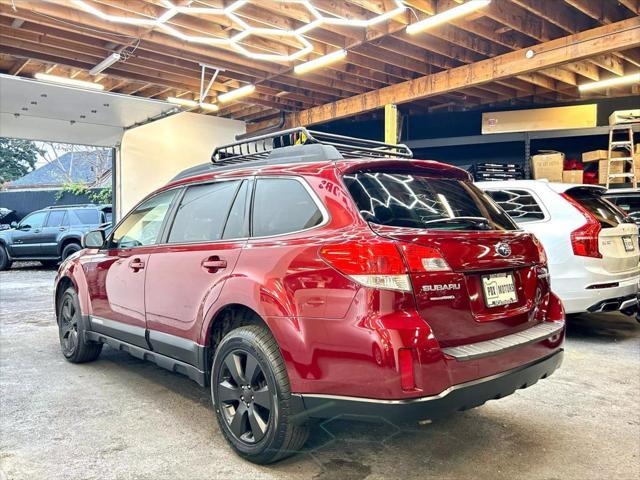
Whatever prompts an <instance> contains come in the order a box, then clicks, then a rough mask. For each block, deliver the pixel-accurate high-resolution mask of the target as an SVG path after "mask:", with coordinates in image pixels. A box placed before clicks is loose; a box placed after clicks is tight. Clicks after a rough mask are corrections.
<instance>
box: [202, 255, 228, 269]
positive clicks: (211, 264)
mask: <svg viewBox="0 0 640 480" xmlns="http://www.w3.org/2000/svg"><path fill="white" fill-rule="evenodd" d="M201 265H202V268H204V269H205V270H206V271H208V272H209V273H216V272H217V271H218V270H222V269H224V268H227V261H226V260H222V259H221V258H220V257H219V256H217V255H213V256H211V257H208V258H205V259H204V260H202V264H201Z"/></svg>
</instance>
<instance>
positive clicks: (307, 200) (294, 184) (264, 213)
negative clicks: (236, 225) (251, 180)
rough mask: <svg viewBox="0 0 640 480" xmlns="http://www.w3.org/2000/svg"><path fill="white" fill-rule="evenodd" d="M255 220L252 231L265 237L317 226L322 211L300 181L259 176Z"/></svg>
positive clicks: (255, 196) (255, 198)
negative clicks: (261, 177) (260, 177)
mask: <svg viewBox="0 0 640 480" xmlns="http://www.w3.org/2000/svg"><path fill="white" fill-rule="evenodd" d="M252 222H253V223H252V235H253V236H254V237H266V236H270V235H280V234H283V233H290V232H297V231H299V230H305V229H307V228H311V227H314V226H316V225H318V224H319V223H320V222H322V213H321V212H320V210H319V209H318V206H317V205H316V204H315V202H314V201H313V199H312V198H311V196H310V195H309V192H307V190H306V189H305V188H304V186H303V185H302V184H301V183H300V182H299V181H297V180H294V179H287V178H270V179H259V180H258V181H257V182H256V191H255V194H254V198H253V220H252Z"/></svg>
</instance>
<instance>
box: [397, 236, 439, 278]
mask: <svg viewBox="0 0 640 480" xmlns="http://www.w3.org/2000/svg"><path fill="white" fill-rule="evenodd" d="M400 250H401V251H402V255H403V256H404V259H405V260H406V261H407V265H408V266H409V271H410V272H412V273H423V272H449V271H451V267H449V264H448V263H447V261H446V260H445V259H444V257H443V256H442V254H441V253H440V251H439V250H437V249H435V248H431V247H424V246H422V245H416V244H415V243H401V244H400Z"/></svg>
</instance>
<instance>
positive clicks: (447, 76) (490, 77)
mask: <svg viewBox="0 0 640 480" xmlns="http://www.w3.org/2000/svg"><path fill="white" fill-rule="evenodd" d="M639 45H640V17H635V18H631V19H628V20H624V21H621V22H618V23H615V24H611V25H607V26H604V27H598V28H594V29H592V30H588V31H586V32H581V33H578V34H575V35H570V36H567V37H563V38H559V39H556V40H551V41H548V42H545V43H542V44H539V45H536V46H533V47H531V50H533V52H534V56H533V57H532V58H526V56H525V51H523V50H518V51H515V52H510V53H506V54H504V55H501V56H498V57H495V58H491V59H487V60H483V61H480V62H477V63H475V64H471V65H464V66H461V67H457V68H454V69H452V70H448V71H445V72H440V73H435V74H433V75H427V76H424V77H420V78H417V79H415V80H409V81H407V82H403V83H399V84H397V85H392V86H389V87H385V88H382V89H380V90H377V91H375V92H368V93H364V94H361V95H357V96H355V97H351V98H346V99H343V100H338V101H337V102H334V103H331V104H327V105H322V106H319V107H314V108H312V109H309V110H305V111H302V112H297V113H295V114H292V115H289V116H288V118H287V125H288V126H295V125H313V124H317V123H322V122H326V121H328V120H335V119H338V118H343V117H347V116H351V115H356V114H359V113H363V112H367V111H371V110H374V109H377V108H381V107H383V106H384V105H385V104H387V103H396V104H401V103H406V102H410V101H412V100H415V99H419V98H426V97H431V96H435V95H439V94H443V93H447V92H453V91H456V90H459V89H463V88H468V87H473V86H477V85H482V84H485V83H488V82H492V81H495V80H500V79H505V78H509V77H513V76H518V75H524V74H529V73H531V72H535V71H538V70H540V69H544V68H553V67H557V66H560V65H563V64H565V63H567V62H569V61H580V60H582V59H585V58H588V57H589V56H593V55H601V54H605V53H610V52H613V51H616V50H620V49H625V48H633V47H637V46H639Z"/></svg>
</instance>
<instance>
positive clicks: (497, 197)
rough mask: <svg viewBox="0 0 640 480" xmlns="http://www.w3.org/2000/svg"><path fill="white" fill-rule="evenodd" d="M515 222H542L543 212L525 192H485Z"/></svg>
mask: <svg viewBox="0 0 640 480" xmlns="http://www.w3.org/2000/svg"><path fill="white" fill-rule="evenodd" d="M486 193H487V194H488V195H489V196H490V197H491V198H492V199H493V200H494V201H495V202H496V203H497V204H498V205H500V206H501V207H502V208H503V210H504V211H505V212H507V213H508V214H509V216H510V217H511V218H513V219H514V220H515V221H516V222H533V221H536V220H544V212H543V211H542V208H541V207H540V205H539V204H538V202H537V201H536V199H535V198H534V197H533V195H532V194H531V193H529V192H527V191H526V190H488V191H487V192H486Z"/></svg>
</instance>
